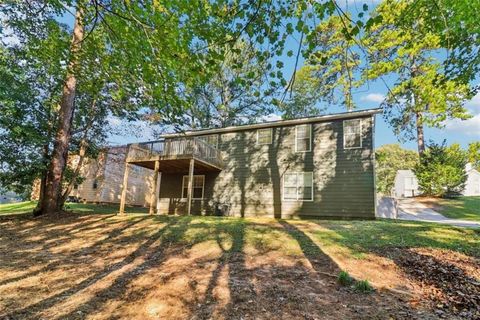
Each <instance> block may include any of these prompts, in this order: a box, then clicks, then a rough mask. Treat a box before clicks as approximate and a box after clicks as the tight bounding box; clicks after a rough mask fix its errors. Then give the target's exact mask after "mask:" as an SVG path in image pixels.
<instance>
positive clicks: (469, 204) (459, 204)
mask: <svg viewBox="0 0 480 320" xmlns="http://www.w3.org/2000/svg"><path fill="white" fill-rule="evenodd" d="M436 203H437V205H438V206H439V208H437V210H438V211H439V212H440V213H441V214H443V215H444V216H446V217H448V218H453V219H462V220H472V221H480V196H476V197H459V198H455V199H436Z"/></svg>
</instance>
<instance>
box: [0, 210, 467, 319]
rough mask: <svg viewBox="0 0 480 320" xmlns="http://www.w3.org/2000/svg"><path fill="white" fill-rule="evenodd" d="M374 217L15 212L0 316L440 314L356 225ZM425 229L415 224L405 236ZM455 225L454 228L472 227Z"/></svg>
mask: <svg viewBox="0 0 480 320" xmlns="http://www.w3.org/2000/svg"><path fill="white" fill-rule="evenodd" d="M363 223H364V222H360V221H350V222H332V221H323V222H321V221H282V220H273V219H234V218H213V217H212V218H208V217H164V216H158V217H152V216H147V215H136V216H126V217H118V216H115V215H105V214H104V215H96V214H91V215H75V214H68V215H65V216H64V217H43V218H37V219H17V218H12V219H4V220H2V221H0V256H1V257H2V259H1V260H0V273H1V274H2V278H1V279H0V318H2V317H3V318H8V319H39V318H48V319H116V318H128V319H159V318H160V319H164V318H168V319H192V318H193V319H210V318H213V319H241V318H242V319H254V318H255V319H273V318H275V319H282V318H283V319H292V318H307V319H320V318H321V319H338V318H342V319H349V318H355V319H375V318H377V319H384V318H388V317H390V316H392V317H395V318H405V319H407V318H410V317H412V316H415V317H421V318H429V317H432V318H434V317H435V315H434V314H433V313H431V312H430V311H429V310H426V309H424V306H423V305H417V306H415V307H412V306H411V305H410V304H409V302H408V301H410V300H412V299H413V298H412V297H415V296H419V295H420V292H417V291H416V289H415V288H416V287H415V286H414V285H410V283H411V280H409V279H408V278H407V277H406V276H405V273H404V272H403V271H402V270H401V269H400V268H398V267H397V266H396V264H395V262H394V260H392V259H389V258H388V257H387V256H385V255H382V254H381V253H378V251H376V250H374V248H371V244H372V239H371V238H370V236H372V235H373V236H375V237H377V235H376V234H375V233H374V232H372V231H371V233H370V235H369V237H368V238H362V237H361V236H360V235H358V234H357V233H358V232H359V230H360V228H366V227H367V226H369V228H371V229H372V230H373V228H374V227H373V226H374V224H375V223H378V227H377V229H378V228H379V230H383V231H384V230H385V228H387V226H384V225H383V224H385V223H386V222H369V223H370V224H371V225H365V224H364V225H362V224H363ZM358 224H360V226H358ZM397 227H400V228H402V226H401V225H398V226H397ZM409 228H410V229H409ZM424 228H427V227H425V225H423V229H422V228H420V229H417V228H414V227H408V226H404V234H405V230H414V232H419V233H422V232H427V231H428V230H425V229H424ZM428 228H433V227H428ZM453 230H454V235H452V234H450V235H449V237H460V236H461V235H462V231H459V230H457V229H453ZM383 231H379V232H380V233H382V232H383ZM430 231H431V230H430ZM411 232H413V231H411ZM455 232H456V233H455ZM411 236H413V233H412V234H411ZM423 236H424V237H428V236H426V235H425V234H424V235H423ZM387 238H388V241H387V242H385V241H384V240H381V239H382V237H380V236H378V239H380V240H379V241H380V243H377V245H381V244H382V243H383V244H384V245H386V243H389V242H390V241H394V239H393V238H391V236H390V237H387ZM362 239H363V240H362ZM457 240H458V241H460V240H459V239H457ZM382 241H384V242H382ZM431 241H433V242H432V243H433V244H434V245H436V246H437V247H438V246H442V245H445V244H444V243H442V242H441V241H440V240H439V239H436V238H435V237H431ZM472 241H476V240H472ZM472 245H473V244H472ZM445 246H447V247H448V245H445ZM463 249H465V250H460V251H464V252H467V253H468V254H469V256H470V257H472V256H474V255H472V254H471V253H469V251H468V250H469V249H468V248H466V247H464V248H463ZM471 259H473V258H471ZM460 260H461V259H460ZM462 263H463V262H462ZM462 263H461V262H458V264H459V265H462ZM463 265H464V266H465V268H467V269H468V267H467V266H469V262H468V261H467V262H465V263H464V264H463ZM341 270H347V271H348V272H349V273H350V274H351V275H352V276H353V277H354V278H356V279H357V280H365V279H366V280H368V281H369V282H370V283H371V284H373V286H374V287H375V289H376V290H375V292H373V293H370V294H362V293H358V292H355V291H354V290H351V289H350V288H344V287H342V286H340V285H339V284H338V283H337V275H338V273H339V272H340V271H341ZM470 272H473V271H470ZM395 289H397V290H395ZM400 289H401V290H400ZM402 292H404V293H405V294H403V293H402Z"/></svg>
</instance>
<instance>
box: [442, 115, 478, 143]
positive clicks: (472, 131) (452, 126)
mask: <svg viewBox="0 0 480 320" xmlns="http://www.w3.org/2000/svg"><path fill="white" fill-rule="evenodd" d="M445 129H447V130H449V131H454V132H459V133H463V134H465V135H468V136H478V137H480V113H479V114H477V115H475V116H474V117H473V118H470V119H468V120H459V119H455V120H448V121H447V122H446V124H445Z"/></svg>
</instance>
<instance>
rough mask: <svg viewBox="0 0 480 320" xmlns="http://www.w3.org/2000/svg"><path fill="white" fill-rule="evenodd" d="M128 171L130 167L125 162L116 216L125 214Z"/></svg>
mask: <svg viewBox="0 0 480 320" xmlns="http://www.w3.org/2000/svg"><path fill="white" fill-rule="evenodd" d="M129 171H130V165H129V164H128V162H127V161H125V173H124V174H123V185H122V196H121V198H120V211H119V212H118V214H122V215H123V214H125V198H126V197H127V187H128V173H129Z"/></svg>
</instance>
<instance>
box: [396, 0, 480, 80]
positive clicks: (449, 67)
mask: <svg viewBox="0 0 480 320" xmlns="http://www.w3.org/2000/svg"><path fill="white" fill-rule="evenodd" d="M479 7H480V1H478V0H473V1H472V0H435V1H430V0H416V1H408V3H407V7H406V9H405V12H408V14H403V15H401V16H399V19H398V24H399V25H400V26H401V27H403V28H409V27H410V26H412V25H415V22H416V21H423V23H422V24H421V25H418V24H417V25H416V27H417V28H418V27H421V28H422V29H423V31H422V32H425V33H429V34H435V35H436V36H437V37H438V39H439V41H440V46H441V47H442V48H445V49H447V50H448V54H447V57H446V59H445V60H444V62H443V66H444V69H445V72H446V75H447V78H448V79H455V80H456V81H459V82H461V83H469V82H470V81H473V80H475V78H476V77H477V76H478V72H479V71H480V27H479V23H478V21H479V19H480V14H479V10H478V8H479ZM476 89H478V88H476Z"/></svg>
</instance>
